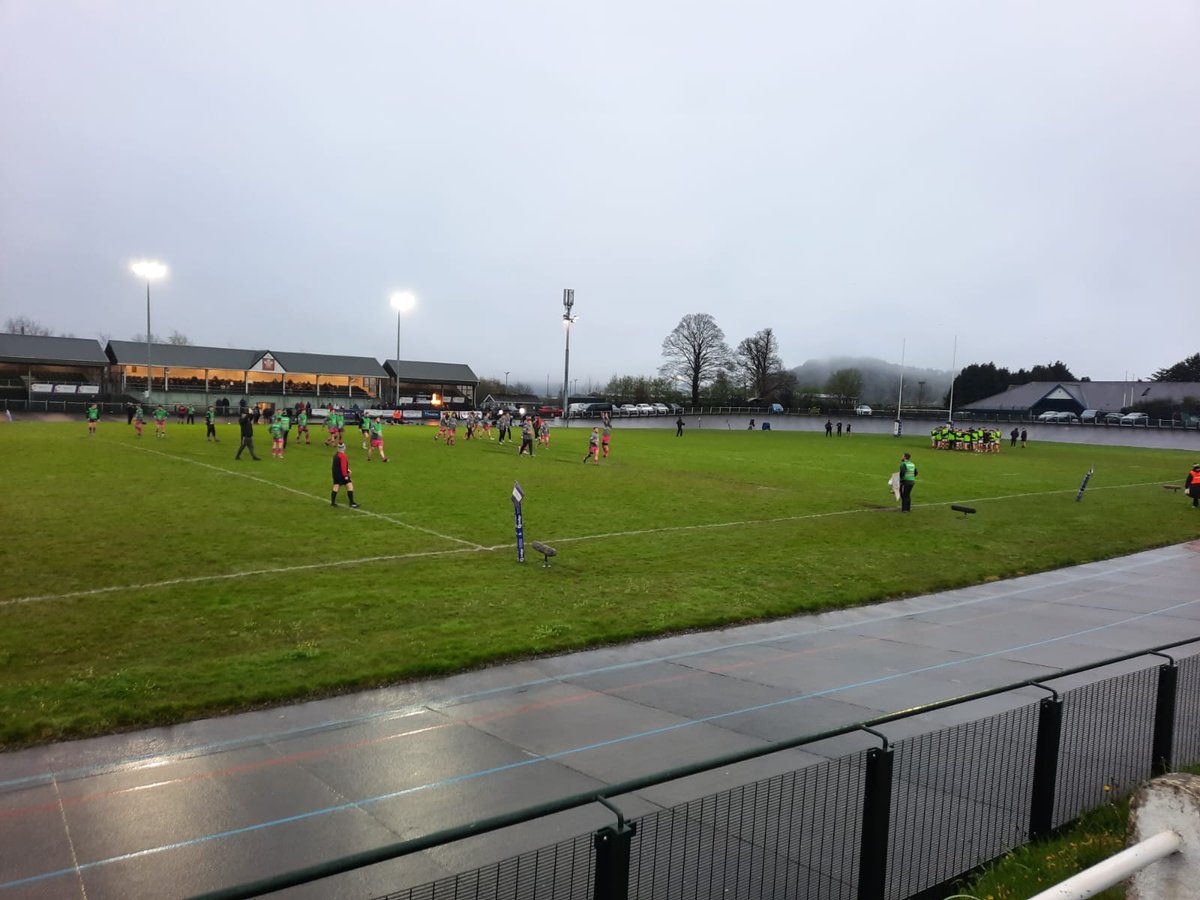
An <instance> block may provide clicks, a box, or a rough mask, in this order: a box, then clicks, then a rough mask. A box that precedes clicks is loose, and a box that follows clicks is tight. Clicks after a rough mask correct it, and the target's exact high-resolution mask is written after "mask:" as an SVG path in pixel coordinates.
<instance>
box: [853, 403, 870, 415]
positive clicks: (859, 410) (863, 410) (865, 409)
mask: <svg viewBox="0 0 1200 900" xmlns="http://www.w3.org/2000/svg"><path fill="white" fill-rule="evenodd" d="M854 414H855V415H856V416H870V415H874V411H873V410H872V409H871V407H869V406H867V405H866V404H865V403H864V404H862V405H861V406H856V407H854Z"/></svg>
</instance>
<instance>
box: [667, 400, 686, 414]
mask: <svg viewBox="0 0 1200 900" xmlns="http://www.w3.org/2000/svg"><path fill="white" fill-rule="evenodd" d="M667 412H668V413H669V414H670V415H672V416H677V415H680V414H682V413H683V407H682V406H680V405H679V404H678V403H668V404H667Z"/></svg>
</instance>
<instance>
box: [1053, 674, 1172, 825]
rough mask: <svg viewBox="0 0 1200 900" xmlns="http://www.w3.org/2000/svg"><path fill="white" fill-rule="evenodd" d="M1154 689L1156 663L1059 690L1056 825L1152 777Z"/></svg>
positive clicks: (1122, 793)
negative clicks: (1060, 706) (1061, 692)
mask: <svg viewBox="0 0 1200 900" xmlns="http://www.w3.org/2000/svg"><path fill="white" fill-rule="evenodd" d="M1157 693H1158V670H1157V669H1155V668H1149V669H1141V670H1140V671H1137V672H1130V673H1128V674H1125V675H1117V676H1115V677H1113V678H1106V679H1104V680H1103V681H1097V682H1095V683H1093V684H1088V685H1084V686H1083V687H1078V688H1074V689H1072V690H1069V691H1065V692H1064V693H1063V695H1062V696H1063V726H1062V741H1061V744H1060V750H1059V756H1058V783H1057V786H1056V792H1055V799H1054V820H1053V821H1054V827H1056V828H1057V827H1058V826H1060V825H1064V824H1066V823H1067V822H1070V821H1071V820H1072V819H1075V818H1077V817H1078V816H1079V814H1080V813H1082V812H1084V811H1085V810H1088V809H1093V808H1095V807H1097V806H1101V805H1103V804H1104V803H1107V802H1109V801H1111V800H1112V799H1114V798H1116V797H1121V796H1124V795H1125V794H1127V793H1129V792H1130V791H1131V790H1133V788H1134V787H1136V786H1137V785H1138V783H1139V782H1142V781H1145V780H1146V779H1148V778H1149V777H1150V764H1151V760H1150V749H1151V745H1152V743H1153V739H1154V701H1155V697H1156V695H1157Z"/></svg>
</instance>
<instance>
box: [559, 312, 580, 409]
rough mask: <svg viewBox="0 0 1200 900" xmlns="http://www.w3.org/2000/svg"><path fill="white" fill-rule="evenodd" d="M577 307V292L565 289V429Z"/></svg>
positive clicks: (577, 317) (563, 407) (563, 406)
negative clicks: (574, 307)
mask: <svg viewBox="0 0 1200 900" xmlns="http://www.w3.org/2000/svg"><path fill="white" fill-rule="evenodd" d="M574 305H575V291H574V290H573V289H572V288H564V289H563V328H564V329H566V332H567V347H566V352H565V353H564V354H563V405H562V418H563V427H566V426H567V425H569V424H570V418H569V417H568V415H567V408H568V404H567V400H568V399H569V397H570V395H569V394H568V393H567V385H568V384H570V383H571V382H570V380H569V377H570V374H571V326H572V325H574V324H575V322H576V321H577V320H578V319H579V316H573V315H571V308H572V307H573V306H574Z"/></svg>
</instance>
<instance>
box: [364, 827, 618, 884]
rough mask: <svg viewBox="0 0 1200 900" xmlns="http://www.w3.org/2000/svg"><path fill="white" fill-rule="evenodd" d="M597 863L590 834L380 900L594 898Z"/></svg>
mask: <svg viewBox="0 0 1200 900" xmlns="http://www.w3.org/2000/svg"><path fill="white" fill-rule="evenodd" d="M594 862H595V854H594V853H593V852H592V836H591V835H590V834H585V835H580V836H578V837H573V838H569V839H567V840H564V841H559V842H558V843H557V844H551V845H550V846H548V847H542V848H541V849H539V850H532V851H530V852H528V853H522V854H521V855H519V856H513V857H510V858H508V859H505V860H501V861H500V862H497V863H492V864H491V865H486V866H482V867H480V868H478V869H474V870H473V871H470V872H464V873H462V874H460V875H453V876H450V877H448V878H442V879H439V880H438V881H433V882H429V883H428V884H422V885H418V886H417V887H413V888H408V889H406V890H403V891H397V892H396V893H393V894H388V895H386V896H385V897H380V898H378V900H557V898H562V900H588V898H590V897H591V895H592V879H593V863H594Z"/></svg>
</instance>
